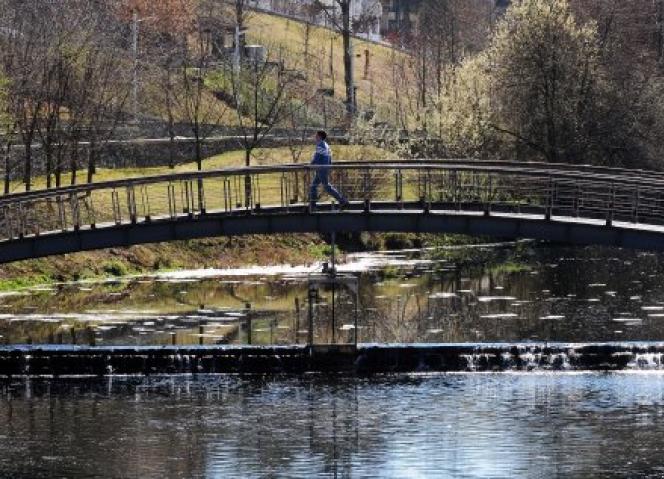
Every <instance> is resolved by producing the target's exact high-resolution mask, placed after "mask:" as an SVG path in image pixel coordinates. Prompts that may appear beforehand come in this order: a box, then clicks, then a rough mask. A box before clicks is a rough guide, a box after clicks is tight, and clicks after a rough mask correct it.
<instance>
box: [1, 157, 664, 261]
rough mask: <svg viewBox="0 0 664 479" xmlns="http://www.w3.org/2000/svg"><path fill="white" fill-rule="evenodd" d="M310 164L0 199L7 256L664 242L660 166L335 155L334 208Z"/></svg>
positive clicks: (648, 245)
mask: <svg viewBox="0 0 664 479" xmlns="http://www.w3.org/2000/svg"><path fill="white" fill-rule="evenodd" d="M312 172H313V170H312V167H310V166H308V165H283V166H273V167H252V168H236V169H225V170H217V171H203V172H190V173H179V174H172V175H164V176H153V177H144V178H131V179H126V180H119V181H111V182H104V183H95V184H90V185H80V186H71V187H64V188H59V189H51V190H41V191H33V192H29V193H19V194H13V195H7V196H4V197H1V198H0V263H7V262H11V261H17V260H21V259H26V258H36V257H42V256H49V255H56V254H63V253H71V252H76V251H84V250H93V249H99V248H108V247H117V246H129V245H134V244H141V243H151V242H161V241H173V240H183V239H193V238H202V237H210V236H231V235H241V234H276V233H302V232H321V233H326V232H332V231H337V232H342V231H343V232H359V231H375V232H388V231H393V232H416V233H463V234H468V235H482V236H495V237H502V238H535V239H545V240H553V241H559V242H565V243H572V244H601V245H615V246H624V247H629V248H641V249H652V250H661V249H664V174H661V173H657V172H646V171H641V170H622V169H607V168H595V167H575V166H569V165H547V164H541V163H506V162H479V161H461V160H459V161H454V160H447V161H412V162H362V163H340V164H337V165H335V166H334V174H333V178H334V182H335V183H336V184H337V186H338V187H339V188H340V189H341V190H342V191H343V192H344V193H345V194H346V195H347V196H348V197H349V198H350V199H351V201H352V205H351V207H349V208H348V209H346V210H343V211H339V210H338V209H337V208H336V207H335V206H333V205H330V204H321V206H320V208H319V209H317V210H316V211H313V212H312V211H309V209H308V207H307V205H306V191H307V190H308V185H309V181H310V179H311V175H312Z"/></svg>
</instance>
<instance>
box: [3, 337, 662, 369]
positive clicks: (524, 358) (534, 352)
mask: <svg viewBox="0 0 664 479" xmlns="http://www.w3.org/2000/svg"><path fill="white" fill-rule="evenodd" d="M663 362H664V343H654V342H639V343H636V342H625V343H583V344H581V343H520V344H503V343H499V344H465V343H464V344H362V345H358V346H357V347H356V346H354V345H330V346H313V347H309V346H298V345H293V346H191V347H182V346H163V347H162V346H145V347H133V346H117V347H111V346H108V347H104V346H102V347H82V346H38V345H31V346H22V345H16V346H4V347H2V348H0V377H17V376H35V377H39V376H104V375H113V374H116V375H150V374H209V373H213V374H215V373H216V374H305V373H322V374H345V375H371V374H391V373H418V372H421V373H426V372H453V371H532V370H543V371H548V370H552V371H564V370H573V371H615V370H623V369H646V370H650V369H652V370H657V369H664V366H663Z"/></svg>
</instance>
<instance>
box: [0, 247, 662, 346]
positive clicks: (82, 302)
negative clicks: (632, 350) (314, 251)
mask: <svg viewBox="0 0 664 479" xmlns="http://www.w3.org/2000/svg"><path fill="white" fill-rule="evenodd" d="M661 259H662V257H661V256H660V255H655V254H650V253H638V252H630V251H622V250H615V249H600V248H585V249H579V248H559V247H543V246H541V245H537V244H519V245H511V246H509V247H505V246H502V247H484V248H477V247H476V248H469V249H457V250H452V251H449V250H446V251H437V252H435V251H434V252H431V251H412V252H400V253H392V254H389V253H376V254H365V255H360V256H356V257H354V258H351V265H350V266H347V267H346V269H347V270H349V272H351V273H352V272H353V271H355V270H357V269H361V270H362V273H361V275H360V304H359V328H358V331H357V333H358V337H359V340H360V341H361V342H475V341H524V340H552V341H610V340H615V341H622V340H661V339H663V338H664V334H663V333H664V286H663V285H664V281H663V280H664V263H662V261H661ZM354 265H355V266H354ZM367 266H368V267H367ZM354 268H355V269H354ZM311 269H312V268H291V269H288V270H286V272H285V273H284V274H281V275H273V274H271V275H270V276H260V275H257V276H248V277H247V276H240V274H241V273H244V272H247V271H244V272H242V271H236V272H234V273H233V275H230V273H231V272H225V273H224V272H215V271H203V272H177V273H173V274H167V275H164V276H161V277H157V278H135V279H131V280H126V281H117V280H116V281H111V282H108V283H104V284H71V285H59V286H55V287H42V288H35V289H32V290H25V291H21V292H19V293H17V294H6V295H4V296H2V297H0V336H1V338H0V342H1V341H5V342H9V343H24V342H34V343H71V342H77V343H89V342H92V343H95V344H170V343H177V344H197V343H202V344H215V343H217V344H224V343H247V342H250V341H251V342H252V343H254V344H268V343H282V344H283V343H294V342H304V341H306V340H307V336H308V328H309V323H308V311H309V308H308V303H307V297H308V294H307V275H306V274H303V273H306V272H307V271H309V270H311ZM248 272H250V273H252V274H255V273H256V270H251V271H248ZM271 273H274V271H272V272H271ZM354 300H355V298H354V295H353V294H350V293H349V292H347V291H345V290H344V289H343V288H339V289H337V290H336V294H335V300H334V303H332V294H331V290H330V288H329V287H328V288H322V289H321V290H320V291H319V292H318V294H317V296H316V297H315V299H314V300H313V303H314V304H313V308H312V310H313V313H314V339H315V341H316V342H329V341H331V339H332V336H333V329H332V328H334V337H335V338H336V340H337V341H339V342H346V341H352V340H353V339H354V334H355V331H354V312H355V303H354ZM332 309H334V311H335V317H336V322H335V323H334V324H333V323H332Z"/></svg>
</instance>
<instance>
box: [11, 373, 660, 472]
mask: <svg viewBox="0 0 664 479" xmlns="http://www.w3.org/2000/svg"><path fill="white" fill-rule="evenodd" d="M661 386H662V384H661V381H659V380H657V379H656V378H653V377H641V376H638V375H626V376H625V375H620V376H597V375H589V376H588V375H582V376H568V375H563V376H559V375H558V376H556V375H553V376H550V375H546V376H536V377H534V376H529V375H526V376H516V377H511V378H510V379H509V380H506V378H501V379H500V380H495V381H494V380H493V379H491V377H488V376H486V375H479V376H458V377H449V376H445V377H435V378H426V379H424V378H413V377H410V378H404V377H401V378H385V377H383V378H378V379H358V380H351V379H344V380H335V379H331V378H312V379H302V378H297V379H295V378H294V379H283V378H282V379H278V380H268V381H264V380H261V379H255V380H254V379H229V378H218V377H217V378H213V377H206V376H201V377H199V378H198V379H193V380H192V379H191V378H174V377H161V378H152V379H122V380H120V379H117V378H116V379H112V380H93V381H80V380H79V381H74V380H69V381H30V382H16V381H15V382H13V383H11V384H10V385H9V386H7V385H3V387H1V388H0V431H2V434H0V449H1V450H2V451H3V453H2V454H1V455H0V471H1V474H2V475H3V477H31V478H39V477H99V476H103V477H183V478H184V477H187V478H188V477H228V476H233V477H271V476H272V475H278V476H280V477H313V476H315V475H321V474H326V475H330V476H332V475H337V476H341V477H347V476H351V475H353V474H354V475H358V476H364V475H368V474H371V475H375V476H384V475H388V474H386V473H385V472H386V471H388V472H389V471H390V470H389V469H387V467H389V466H392V467H394V459H395V458H397V457H398V458H400V459H401V460H405V461H406V462H409V464H408V465H413V464H414V465H415V471H416V472H420V473H422V475H426V473H425V470H428V471H437V474H439V475H444V476H459V475H471V472H472V471H475V474H472V475H478V474H479V472H478V471H479V470H478V469H476V468H477V467H483V468H484V470H485V471H487V472H489V471H490V472H491V473H492V474H493V475H496V474H501V475H504V476H506V477H508V476H511V475H514V474H516V471H517V470H518V471H519V474H520V475H525V476H531V475H542V476H546V477H550V476H556V475H560V474H561V473H564V474H566V475H571V476H574V477H607V476H613V475H616V474H617V475H621V476H623V475H630V474H631V475H639V474H640V473H641V472H644V473H645V472H647V471H650V470H651V468H652V467H656V466H659V464H660V463H661V457H660V456H661V449H662V447H661V446H662V432H663V431H662V430H663V427H662V422H661V421H659V420H658V419H659V416H660V415H661V410H660V408H659V406H660V402H661V399H662V398H661ZM542 456H547V458H546V459H543V457H542ZM401 466H402V467H403V466H404V465H403V464H402V465H401ZM397 467H398V466H397ZM627 471H629V472H627ZM405 472H413V471H403V470H396V471H395V470H394V469H392V470H391V473H392V474H395V473H397V474H398V473H405ZM626 472H627V473H626ZM517 475H518V474H517ZM641 475H643V474H641ZM646 475H647V474H646Z"/></svg>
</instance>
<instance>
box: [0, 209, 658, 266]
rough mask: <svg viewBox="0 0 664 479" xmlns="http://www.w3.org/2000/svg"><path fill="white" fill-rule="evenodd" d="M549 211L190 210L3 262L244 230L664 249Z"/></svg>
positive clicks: (28, 247)
mask: <svg viewBox="0 0 664 479" xmlns="http://www.w3.org/2000/svg"><path fill="white" fill-rule="evenodd" d="M643 226H644V225H638V228H637V227H636V225H632V224H630V223H621V222H614V223H613V224H611V225H607V224H606V221H602V220H599V219H598V220H589V219H585V218H584V219H583V220H579V219H577V218H574V217H566V216H560V217H556V216H552V217H551V219H546V218H545V217H544V215H541V214H517V213H500V212H491V214H489V215H487V214H485V213H483V212H481V211H478V212H467V211H466V212H450V211H447V212H444V211H430V212H425V211H423V210H422V209H382V210H380V209H375V210H372V211H370V212H366V211H363V210H361V209H360V208H359V207H358V209H352V208H351V209H349V210H344V211H341V212H338V211H333V210H323V211H317V212H314V213H310V212H309V211H308V209H306V208H304V207H301V208H289V209H288V210H287V209H285V208H283V207H278V208H277V207H275V208H270V209H263V210H261V211H259V212H252V213H250V214H249V213H233V214H228V213H223V214H222V213H220V214H202V215H201V214H199V215H186V216H185V215H183V216H181V217H177V218H170V217H169V218H164V219H152V220H151V221H143V222H137V223H134V224H121V225H112V226H103V225H98V226H97V227H95V228H92V227H85V228H81V229H79V230H77V231H65V232H53V233H44V234H41V235H39V236H31V237H25V238H21V239H14V240H10V241H4V242H1V243H0V263H10V262H14V261H20V260H26V259H34V258H41V257H46V256H54V255H62V254H67V253H75V252H81V251H92V250H99V249H104V248H113V247H127V246H133V245H139V244H148V243H159V242H170V241H178V240H191V239H201V238H210V237H224V236H227V237H230V236H241V235H255V234H259V235H272V234H287V233H322V234H329V233H331V232H337V233H357V232H375V233H387V232H394V233H429V234H443V233H449V234H464V235H469V236H486V237H492V238H500V239H535V240H545V241H552V242H559V243H565V244H572V245H604V246H615V247H623V248H631V249H641V250H652V251H660V250H664V227H659V226H653V227H652V228H650V229H644V228H643Z"/></svg>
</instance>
